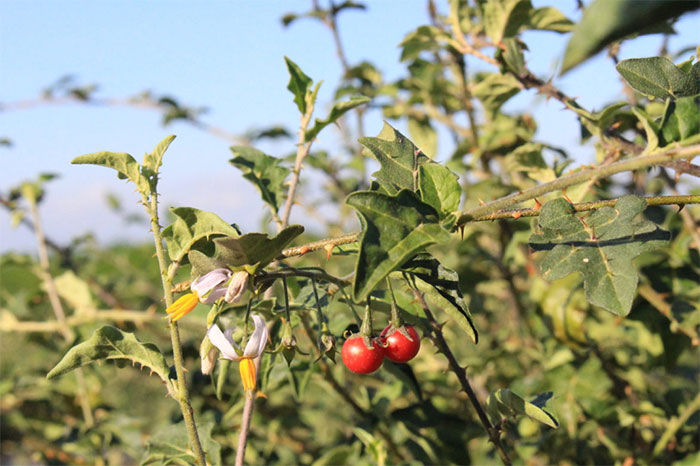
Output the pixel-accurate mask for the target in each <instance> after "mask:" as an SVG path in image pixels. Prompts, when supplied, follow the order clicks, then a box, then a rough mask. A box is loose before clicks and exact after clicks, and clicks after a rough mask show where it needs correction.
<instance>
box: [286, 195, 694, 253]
mask: <svg viewBox="0 0 700 466" xmlns="http://www.w3.org/2000/svg"><path fill="white" fill-rule="evenodd" d="M526 192H527V191H524V192H523V194H524V193H526ZM644 199H645V200H646V202H647V205H650V206H658V205H678V206H684V205H687V204H700V196H698V195H688V196H682V195H679V196H650V197H645V198H644ZM618 200H619V198H616V199H607V200H602V201H592V202H581V203H577V204H572V205H573V207H574V210H575V211H576V212H585V211H590V210H595V209H599V208H601V207H604V206H614V205H615V203H616V202H617V201H618ZM540 212H541V210H540V209H538V208H528V209H508V210H497V211H495V212H492V213H485V214H482V215H478V216H476V215H475V216H471V217H470V218H469V219H468V220H467V222H484V221H489V220H498V219H518V218H525V217H537V216H538V215H540ZM360 233H361V232H359V231H356V232H353V233H347V234H345V235H342V236H337V237H334V238H326V239H322V240H319V241H314V242H312V243H307V244H303V245H301V246H295V247H293V248H288V249H285V250H284V251H282V253H281V254H280V256H279V259H285V258H288V257H293V256H302V255H304V254H307V253H309V252H313V251H318V250H320V249H324V250H328V249H331V250H332V248H334V247H336V246H342V245H345V244H352V243H355V242H357V241H358V240H359V238H360Z"/></svg>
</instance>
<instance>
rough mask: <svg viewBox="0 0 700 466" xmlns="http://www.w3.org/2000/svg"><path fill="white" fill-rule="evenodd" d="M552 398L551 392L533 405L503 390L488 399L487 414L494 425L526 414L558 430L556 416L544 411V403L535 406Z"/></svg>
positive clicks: (492, 394)
mask: <svg viewBox="0 0 700 466" xmlns="http://www.w3.org/2000/svg"><path fill="white" fill-rule="evenodd" d="M550 397H551V392H550V393H546V394H542V395H540V396H538V397H537V398H536V399H535V400H533V402H532V403H528V402H527V401H525V400H523V399H522V398H521V397H520V396H518V395H516V394H515V393H513V392H512V391H510V390H509V389H507V388H503V389H500V390H496V391H495V392H492V393H491V394H490V395H489V397H488V398H487V399H486V412H487V413H488V415H489V417H490V418H491V422H493V423H494V424H500V423H501V420H502V419H503V418H504V417H505V418H508V417H511V416H516V415H519V414H524V415H525V416H528V417H530V418H531V419H534V420H535V421H538V422H541V423H542V424H544V425H547V426H549V427H551V428H553V429H556V428H557V427H559V422H558V421H557V420H556V419H555V418H554V416H552V415H551V414H549V413H548V412H547V411H545V410H544V409H542V406H544V403H542V402H541V401H540V403H538V404H541V406H538V405H537V404H535V403H537V401H538V400H542V399H544V400H545V401H546V400H547V399H549V398H550Z"/></svg>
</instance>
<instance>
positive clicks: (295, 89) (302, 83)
mask: <svg viewBox="0 0 700 466" xmlns="http://www.w3.org/2000/svg"><path fill="white" fill-rule="evenodd" d="M284 61H285V63H286V64H287V70H288V71H289V84H287V89H289V91H290V92H291V93H292V94H293V95H294V103H295V104H297V108H298V109H299V112H301V113H302V114H305V113H306V95H307V93H308V92H309V89H311V84H312V83H313V81H312V80H311V78H309V77H308V76H306V75H305V74H304V72H303V71H301V68H299V66H298V65H297V64H296V63H294V62H293V61H292V60H290V59H289V58H287V57H284Z"/></svg>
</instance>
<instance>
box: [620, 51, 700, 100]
mask: <svg viewBox="0 0 700 466" xmlns="http://www.w3.org/2000/svg"><path fill="white" fill-rule="evenodd" d="M616 69H617V71H618V72H619V73H620V74H621V75H622V77H623V78H625V81H627V83H628V84H629V85H630V86H631V87H632V88H633V89H634V90H636V91H638V92H640V93H642V94H646V95H650V96H653V97H658V98H660V99H665V98H666V97H671V98H673V99H675V98H678V97H687V96H694V95H697V94H700V79H698V77H697V76H695V75H694V74H692V73H686V72H684V71H683V70H681V69H680V68H679V67H677V66H676V65H674V64H673V62H672V61H671V60H669V59H668V58H666V57H649V58H630V59H629V60H622V61H621V62H620V63H618V64H617V66H616Z"/></svg>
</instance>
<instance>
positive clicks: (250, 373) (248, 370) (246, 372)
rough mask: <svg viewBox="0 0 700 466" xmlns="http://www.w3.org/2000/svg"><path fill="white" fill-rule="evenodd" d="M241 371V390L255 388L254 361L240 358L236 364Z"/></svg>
mask: <svg viewBox="0 0 700 466" xmlns="http://www.w3.org/2000/svg"><path fill="white" fill-rule="evenodd" d="M238 369H239V370H240V371H241V381H242V382H243V390H244V391H245V392H248V391H251V390H255V384H256V379H257V374H256V372H255V363H254V362H253V360H252V359H250V358H243V359H241V363H240V365H239V366H238Z"/></svg>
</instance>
